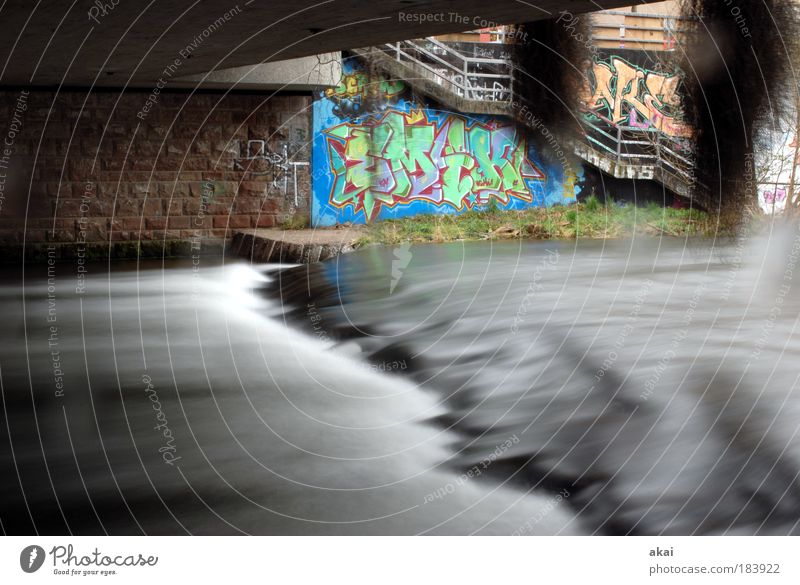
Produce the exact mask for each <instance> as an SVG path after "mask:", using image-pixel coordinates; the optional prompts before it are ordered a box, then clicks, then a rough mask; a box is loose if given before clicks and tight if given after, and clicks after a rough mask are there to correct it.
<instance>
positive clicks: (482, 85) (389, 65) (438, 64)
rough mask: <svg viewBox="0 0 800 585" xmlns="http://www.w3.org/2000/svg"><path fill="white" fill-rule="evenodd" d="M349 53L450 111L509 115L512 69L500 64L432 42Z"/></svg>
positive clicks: (497, 60) (502, 62) (430, 40)
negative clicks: (400, 80)
mask: <svg viewBox="0 0 800 585" xmlns="http://www.w3.org/2000/svg"><path fill="white" fill-rule="evenodd" d="M354 53H355V54H356V55H358V56H359V57H361V58H362V59H365V60H367V61H368V62H370V63H372V64H374V65H376V66H377V67H379V68H380V69H382V70H383V71H384V72H386V73H388V74H389V75H391V76H392V77H393V78H395V79H403V80H405V81H407V82H408V83H409V84H411V85H412V86H413V87H414V89H415V90H416V91H418V92H419V93H422V94H424V95H426V96H428V97H430V98H433V99H434V100H436V101H438V102H439V103H441V104H442V105H444V106H446V107H449V108H452V109H453V110H456V111H459V112H465V113H470V114H499V115H504V116H510V115H513V111H512V106H511V104H512V102H513V99H512V98H513V96H512V78H511V64H510V63H509V61H507V60H505V59H492V58H485V57H471V56H467V55H464V54H463V53H461V52H459V51H457V50H455V49H454V48H452V47H451V46H448V45H446V44H445V43H442V42H440V41H438V40H437V39H434V38H427V39H418V40H410V41H398V42H396V43H386V44H384V45H381V46H379V47H371V48H368V49H356V50H354Z"/></svg>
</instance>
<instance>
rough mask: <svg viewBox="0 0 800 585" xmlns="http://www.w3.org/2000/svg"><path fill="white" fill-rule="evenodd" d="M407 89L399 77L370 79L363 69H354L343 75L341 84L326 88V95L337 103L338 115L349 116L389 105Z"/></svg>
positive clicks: (336, 110)
mask: <svg viewBox="0 0 800 585" xmlns="http://www.w3.org/2000/svg"><path fill="white" fill-rule="evenodd" d="M405 89H406V85H405V83H403V82H402V81H401V80H399V79H386V78H383V77H382V78H379V79H370V77H369V75H367V74H366V73H364V72H363V71H354V72H352V73H349V74H345V75H343V76H342V79H341V80H340V81H339V84H338V85H337V86H336V87H330V88H328V89H326V90H325V92H324V95H325V97H326V98H328V99H329V100H332V101H333V102H334V103H335V104H336V105H335V110H334V111H335V112H336V114H337V115H339V116H340V117H343V118H349V117H352V116H357V115H359V114H363V113H364V112H366V111H368V110H369V109H370V108H376V107H377V108H380V107H384V108H385V107H387V106H388V105H389V104H391V103H393V102H395V101H396V100H397V97H398V96H399V95H400V94H401V93H403V91H405Z"/></svg>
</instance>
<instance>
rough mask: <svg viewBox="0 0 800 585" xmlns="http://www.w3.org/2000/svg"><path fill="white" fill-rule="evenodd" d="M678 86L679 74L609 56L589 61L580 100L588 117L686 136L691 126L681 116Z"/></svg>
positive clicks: (670, 134) (676, 135)
mask: <svg viewBox="0 0 800 585" xmlns="http://www.w3.org/2000/svg"><path fill="white" fill-rule="evenodd" d="M680 85H681V84H680V76H679V75H678V74H671V75H670V74H666V73H663V72H657V71H651V70H649V69H645V68H642V67H637V66H635V65H631V64H630V63H628V62H627V61H625V60H624V59H620V58H619V57H611V58H610V59H609V61H608V62H605V61H594V62H593V63H592V65H591V67H590V70H589V72H588V75H587V76H586V85H585V87H584V89H583V100H582V101H583V102H584V107H585V109H586V111H587V112H588V113H589V115H590V116H591V117H595V118H599V119H601V120H604V121H606V122H610V123H611V124H627V125H629V126H632V127H634V128H654V129H656V130H658V131H660V132H662V133H664V134H666V135H668V136H672V137H676V138H686V137H689V136H691V129H690V128H689V126H687V125H686V124H684V123H683V122H682V121H681V119H680V110H681V98H680Z"/></svg>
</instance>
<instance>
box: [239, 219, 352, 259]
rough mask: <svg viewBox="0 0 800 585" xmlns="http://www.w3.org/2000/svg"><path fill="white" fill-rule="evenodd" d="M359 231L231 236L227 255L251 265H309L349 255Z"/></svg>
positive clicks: (262, 232)
mask: <svg viewBox="0 0 800 585" xmlns="http://www.w3.org/2000/svg"><path fill="white" fill-rule="evenodd" d="M361 231H362V230H361V229H359V228H345V229H307V230H281V229H257V230H244V231H241V232H238V233H236V234H235V235H234V236H233V242H231V247H230V251H231V253H232V254H234V255H236V256H241V257H243V258H247V259H249V260H250V261H251V262H280V263H287V264H311V263H312V262H319V261H321V260H327V259H328V258H333V257H335V256H338V255H339V254H346V253H347V252H352V251H353V250H355V249H356V247H357V240H358V237H359V236H360V235H361Z"/></svg>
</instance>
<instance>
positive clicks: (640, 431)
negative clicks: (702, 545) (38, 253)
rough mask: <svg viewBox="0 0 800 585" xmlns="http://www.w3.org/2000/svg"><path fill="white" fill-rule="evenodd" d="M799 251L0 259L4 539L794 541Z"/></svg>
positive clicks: (682, 245)
mask: <svg viewBox="0 0 800 585" xmlns="http://www.w3.org/2000/svg"><path fill="white" fill-rule="evenodd" d="M798 242H800V239H798V238H797V237H796V233H795V232H793V233H790V234H783V235H777V234H772V235H771V236H769V237H761V238H757V239H753V240H743V241H738V242H719V241H717V242H712V241H705V240H703V241H697V240H680V239H661V240H659V239H642V238H636V239H633V240H625V241H614V242H603V241H584V240H578V241H569V242H566V241H564V242H557V241H551V242H520V241H506V242H474V243H454V244H445V245H423V244H414V245H408V244H404V245H398V246H397V247H394V248H393V247H375V248H367V249H362V250H360V251H357V252H355V253H352V254H348V255H344V256H341V257H339V258H337V259H333V260H331V261H328V262H325V263H320V264H314V265H310V266H298V267H280V266H274V265H272V266H270V265H252V264H249V263H246V262H244V261H242V260H239V259H227V260H226V261H225V262H224V263H221V262H220V261H212V260H211V259H207V258H201V259H199V260H195V261H194V262H193V261H192V260H185V261H166V262H162V261H142V262H140V263H112V264H110V265H109V264H90V265H88V266H87V267H86V272H85V273H83V272H81V273H78V272H76V266H75V265H74V264H71V263H56V264H52V265H50V266H48V264H46V263H45V264H41V265H35V266H34V265H29V266H27V267H26V269H25V271H24V273H23V272H22V271H20V270H16V271H15V270H10V269H6V270H5V271H4V273H3V281H2V285H0V296H2V322H3V326H2V336H1V337H0V382H2V386H1V387H0V390H2V409H3V416H2V417H0V425H2V427H3V428H2V429H0V431H1V432H0V437H2V438H0V448H2V451H0V459H1V460H2V462H3V463H2V472H3V481H2V485H1V486H0V511H1V515H0V521H2V528H3V530H4V531H5V532H6V533H9V534H19V533H23V534H30V533H34V532H37V533H42V534H67V533H73V534H104V533H109V534H143V533H145V534H183V533H192V534H234V533H249V534H473V533H476V534H694V533H696V534H720V533H734V534H756V533H757V534H789V533H797V532H798V531H800V527H799V524H800V485H798V473H799V472H800V437H798V431H799V430H800V423H799V422H798V421H800V400H799V399H798V397H799V393H798V390H797V386H798V375H800V367H798V363H800V359H799V358H800V343H798V339H799V338H798V335H797V332H796V330H795V328H796V326H797V318H798V315H799V314H800V311H799V310H798V309H799V308H800V295H798V287H800V283H798V282H797V279H800V267H797V268H795V267H794V265H795V263H796V261H797V257H798V252H799V251H800V244H798ZM793 278H794V280H793Z"/></svg>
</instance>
